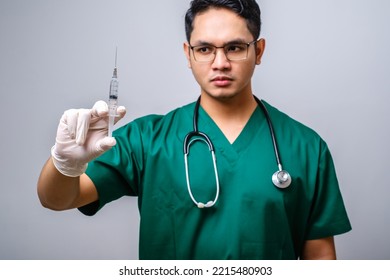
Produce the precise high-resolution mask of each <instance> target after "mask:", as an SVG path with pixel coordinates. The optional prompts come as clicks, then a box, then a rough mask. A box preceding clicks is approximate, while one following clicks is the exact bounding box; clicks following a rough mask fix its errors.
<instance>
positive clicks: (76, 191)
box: [38, 158, 98, 211]
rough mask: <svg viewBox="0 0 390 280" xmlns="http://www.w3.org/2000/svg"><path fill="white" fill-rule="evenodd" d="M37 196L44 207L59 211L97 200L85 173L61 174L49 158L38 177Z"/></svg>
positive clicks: (94, 190) (96, 195)
mask: <svg viewBox="0 0 390 280" xmlns="http://www.w3.org/2000/svg"><path fill="white" fill-rule="evenodd" d="M38 197H39V200H40V202H41V204H42V205H43V206H44V207H46V208H49V209H52V210H57V211H60V210H67V209H72V208H77V207H81V206H84V205H87V204H89V203H92V202H94V201H96V200H98V193H97V191H96V188H95V185H94V184H93V182H92V181H91V179H89V177H88V176H87V175H85V174H82V175H81V176H79V177H68V176H65V175H62V174H61V173H60V172H59V171H58V170H57V169H56V168H55V166H54V164H53V160H52V158H49V160H48V161H47V162H46V164H45V165H44V167H43V169H42V172H41V175H40V176H39V179H38Z"/></svg>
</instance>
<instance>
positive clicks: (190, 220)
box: [80, 103, 351, 259]
mask: <svg viewBox="0 0 390 280" xmlns="http://www.w3.org/2000/svg"><path fill="white" fill-rule="evenodd" d="M265 104H266V107H267V109H268V110H269V114H270V117H271V120H272V122H273V125H274V130H275V135H276V138H277V141H278V145H279V149H280V156H281V161H282V163H283V168H284V169H286V170H287V171H288V172H289V173H290V174H291V176H292V184H291V185H290V187H288V188H286V189H278V188H276V187H275V186H274V185H273V183H272V180H271V177H272V174H273V173H274V172H275V171H276V170H277V164H276V159H275V153H274V148H273V145H272V140H271V136H270V131H269V127H268V125H267V122H266V119H265V116H264V113H263V112H262V110H261V109H260V108H257V109H256V110H255V112H254V113H253V115H252V116H251V118H250V120H249V121H248V123H247V124H246V126H245V128H244V129H243V131H242V132H241V134H240V135H239V137H238V138H237V139H236V140H235V141H234V143H233V144H231V143H230V142H229V141H228V140H227V138H226V137H225V136H224V134H223V133H222V131H221V130H220V129H219V128H218V126H217V125H216V124H215V123H214V122H213V120H212V119H211V118H210V117H209V116H208V115H207V113H206V112H205V111H204V110H203V109H202V108H200V109H199V120H198V126H199V130H200V131H202V132H204V133H206V134H207V135H208V136H209V137H210V139H211V140H212V142H213V144H214V147H215V153H216V159H217V167H218V173H219V181H220V188H221V189H220V194H219V199H218V201H217V203H216V204H215V205H214V206H213V207H212V208H204V209H199V208H198V207H197V206H196V205H195V204H194V203H193V201H192V200H191V198H190V195H189V193H188V190H187V183H186V176H185V165H184V154H183V140H184V138H185V136H186V134H187V133H188V132H190V131H192V130H193V113H194V107H195V103H191V104H189V105H186V106H184V107H181V108H178V109H176V110H174V111H172V112H170V113H168V114H167V115H165V116H160V115H150V116H146V117H143V118H140V119H137V120H135V121H133V122H131V123H129V124H127V125H125V126H123V127H121V128H119V129H118V130H116V131H115V132H114V136H115V138H116V140H117V145H116V146H115V147H113V148H112V149H111V150H109V151H108V152H106V153H104V154H103V155H102V156H100V157H99V158H97V159H96V160H94V161H92V162H91V163H90V164H89V166H88V169H87V171H86V174H87V175H88V176H89V177H90V178H91V179H92V181H93V182H94V184H95V186H96V188H97V191H98V194H99V201H97V202H95V203H92V204H90V205H87V206H84V207H82V208H80V211H81V212H83V213H84V214H86V215H93V214H95V213H96V212H97V211H98V210H99V209H101V208H102V207H103V206H104V205H105V204H107V203H109V202H111V201H113V200H116V199H118V198H120V197H122V196H125V195H130V196H138V206H139V211H140V217H141V219H140V240H139V258H140V259H298V258H299V257H300V253H301V251H302V247H303V244H304V242H305V240H309V239H318V238H324V237H328V236H333V235H337V234H341V233H344V232H347V231H349V230H350V229H351V225H350V223H349V220H348V216H347V213H346V210H345V207H344V203H343V199H342V196H341V193H340V190H339V186H338V182H337V178H336V173H335V169H334V165H333V161H332V157H331V154H330V152H329V150H328V147H327V145H326V143H325V142H324V141H323V140H322V139H321V138H320V137H319V136H318V135H317V134H316V133H315V132H314V131H313V130H311V129H310V128H307V127H306V126H304V125H302V124H300V123H299V122H297V121H295V120H293V119H292V118H290V117H288V116H287V115H285V114H283V113H282V112H280V111H278V110H277V109H275V108H274V107H272V106H270V105H269V104H268V103H265ZM188 161H189V176H190V182H191V187H192V193H193V195H194V197H195V199H196V200H197V201H201V202H207V201H210V200H213V199H214V197H215V192H216V183H215V175H214V169H213V163H212V158H211V154H210V152H209V149H208V146H207V145H206V144H205V143H204V142H201V141H196V142H194V143H193V144H192V145H191V149H190V153H189V157H188Z"/></svg>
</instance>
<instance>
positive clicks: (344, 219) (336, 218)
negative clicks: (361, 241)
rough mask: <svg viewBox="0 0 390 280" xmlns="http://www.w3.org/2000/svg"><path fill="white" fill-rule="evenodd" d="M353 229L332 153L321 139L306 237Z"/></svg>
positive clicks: (313, 237)
mask: <svg viewBox="0 0 390 280" xmlns="http://www.w3.org/2000/svg"><path fill="white" fill-rule="evenodd" d="M350 230H351V224H350V221H349V219H348V215H347V212H346V209H345V205H344V201H343V198H342V195H341V192H340V188H339V184H338V180H337V176H336V171H335V167H334V163H333V159H332V156H331V153H330V151H329V149H328V146H327V145H326V143H325V142H323V141H321V148H320V156H319V162H318V175H317V182H316V189H315V193H314V199H313V204H312V207H311V213H310V219H309V229H308V232H307V234H306V239H319V238H324V237H328V236H334V235H338V234H342V233H345V232H348V231H350Z"/></svg>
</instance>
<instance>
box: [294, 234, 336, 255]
mask: <svg viewBox="0 0 390 280" xmlns="http://www.w3.org/2000/svg"><path fill="white" fill-rule="evenodd" d="M301 259H302V260H335V259H336V249H335V245H334V238H333V236H330V237H326V238H321V239H316V240H308V241H306V243H305V245H304V247H303V251H302V256H301Z"/></svg>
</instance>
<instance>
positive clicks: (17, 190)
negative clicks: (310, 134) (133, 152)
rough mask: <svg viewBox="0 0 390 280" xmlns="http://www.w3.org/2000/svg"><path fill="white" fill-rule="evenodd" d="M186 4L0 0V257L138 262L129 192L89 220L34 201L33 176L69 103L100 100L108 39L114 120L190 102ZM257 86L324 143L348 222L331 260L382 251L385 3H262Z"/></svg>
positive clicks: (389, 21)
mask: <svg viewBox="0 0 390 280" xmlns="http://www.w3.org/2000/svg"><path fill="white" fill-rule="evenodd" d="M189 2H190V1H189V0H166V1H157V0H154V1H125V0H110V1H109V0H107V1H92V0H83V1H81V0H80V1H76V0H68V1H59V0H35V1H28V0H1V1H0V94H1V105H2V106H1V107H2V109H1V110H0V122H1V125H0V127H1V131H2V132H1V138H0V139H1V140H0V141H1V142H0V143H1V145H0V155H1V157H0V165H1V166H0V167H1V168H0V172H1V179H2V183H1V185H0V188H1V194H0V225H1V230H0V259H136V258H137V253H138V221H139V216H138V211H137V201H136V199H135V198H127V197H126V198H123V199H120V200H118V201H116V202H114V203H112V204H110V205H108V206H106V207H105V208H104V209H103V210H102V211H101V212H99V213H98V214H97V215H96V216H95V217H85V216H83V215H82V214H81V213H79V212H78V211H77V210H71V211H65V212H53V211H50V210H47V209H44V208H43V207H41V205H40V203H39V201H38V198H37V195H36V182H37V179H38V176H39V172H40V170H41V167H42V165H43V164H44V162H45V161H46V159H47V158H48V157H49V151H50V148H51V146H52V145H53V144H54V138H55V132H56V127H57V123H58V120H59V118H60V116H61V114H62V112H63V111H64V110H66V109H68V108H79V107H86V108H88V107H90V106H92V105H93V103H94V102H95V101H96V100H98V99H106V98H107V93H108V86H109V81H110V78H111V75H112V69H113V66H114V55H115V46H117V45H118V68H119V79H120V87H119V94H120V103H121V104H122V105H125V106H126V107H127V109H128V114H127V116H126V118H125V119H124V120H123V121H122V122H121V123H120V125H122V124H124V123H125V122H128V121H131V120H132V119H134V118H136V117H139V116H143V115H146V114H150V113H166V112H168V111H170V110H171V109H174V108H176V107H177V106H181V105H183V104H186V103H189V102H192V101H194V100H195V99H196V97H197V96H198V94H199V89H198V86H197V84H196V82H195V81H194V79H193V78H192V74H191V72H190V70H189V69H188V68H187V64H186V61H185V57H184V54H183V53H182V43H183V41H184V40H185V35H184V24H183V22H184V14H185V11H186V9H187V7H188V5H189ZM259 3H260V5H261V8H262V14H263V32H262V36H263V37H264V38H266V40H267V48H266V52H265V55H264V58H263V63H262V65H261V66H259V68H258V69H257V72H256V74H255V77H254V82H253V86H254V91H255V94H256V95H257V96H259V97H261V98H263V99H265V100H267V101H268V102H270V103H271V104H273V105H275V106H276V107H278V108H279V109H281V110H282V111H284V112H286V113H288V114H289V115H290V116H292V117H294V118H295V119H297V120H299V121H301V122H303V123H305V124H306V125H308V126H310V127H312V128H313V129H315V130H316V131H317V132H318V133H319V134H320V135H321V136H322V137H323V138H324V139H325V140H326V141H327V143H328V145H329V147H330V149H331V151H332V154H333V157H334V160H335V164H336V168H337V172H338V176H339V181H340V186H341V191H342V193H343V195H344V200H345V203H346V206H347V210H348V213H349V216H350V219H351V222H352V226H353V230H352V231H351V232H350V233H347V234H345V235H342V236H339V237H337V238H336V245H337V250H338V257H339V258H340V259H390V241H389V240H390V239H389V236H390V223H389V214H390V207H389V205H388V204H387V201H388V198H389V194H390V191H389V182H388V179H387V177H388V174H387V170H388V167H387V166H388V159H389V156H390V153H389V146H388V145H389V143H390V132H389V112H388V104H389V102H390V97H389V91H390V79H389V73H390V56H389V50H390V32H389V26H390V17H389V16H388V11H389V10H390V2H389V1H386V0H328V1H315V0H314V1H313V0H297V1H289V0H272V1H271V0H259Z"/></svg>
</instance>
